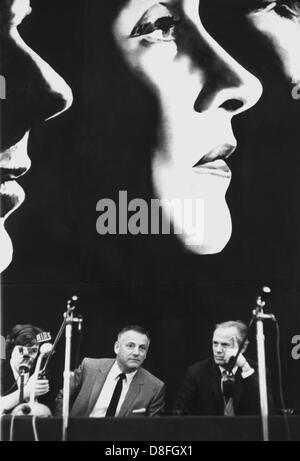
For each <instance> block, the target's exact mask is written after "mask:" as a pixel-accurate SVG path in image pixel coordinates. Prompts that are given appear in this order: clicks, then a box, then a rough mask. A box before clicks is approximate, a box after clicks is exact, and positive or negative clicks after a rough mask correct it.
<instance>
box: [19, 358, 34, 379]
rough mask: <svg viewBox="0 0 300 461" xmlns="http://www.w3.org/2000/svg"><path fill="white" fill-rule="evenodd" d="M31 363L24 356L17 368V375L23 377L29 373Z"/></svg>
mask: <svg viewBox="0 0 300 461" xmlns="http://www.w3.org/2000/svg"><path fill="white" fill-rule="evenodd" d="M32 363H33V361H32V359H31V357H29V355H24V357H23V359H22V360H21V363H20V365H19V368H18V371H19V374H20V375H24V374H26V373H29V371H30V368H31V367H32Z"/></svg>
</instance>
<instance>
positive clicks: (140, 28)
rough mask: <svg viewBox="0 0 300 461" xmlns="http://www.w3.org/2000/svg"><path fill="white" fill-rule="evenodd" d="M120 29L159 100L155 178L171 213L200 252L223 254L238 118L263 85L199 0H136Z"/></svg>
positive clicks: (129, 55)
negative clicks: (224, 43)
mask: <svg viewBox="0 0 300 461" xmlns="http://www.w3.org/2000/svg"><path fill="white" fill-rule="evenodd" d="M200 1H201V0H200ZM113 32H114V36H115V40H116V43H117V45H118V47H119V49H120V50H121V53H122V54H123V57H124V58H125V60H126V62H127V63H128V65H129V67H130V68H131V69H132V71H133V72H134V73H135V75H137V76H139V77H140V78H141V79H143V80H144V81H145V82H146V83H147V84H148V85H149V87H150V88H152V90H153V91H154V93H155V95H156V97H157V100H158V102H159V109H160V122H159V133H158V141H157V143H156V147H155V150H154V152H153V157H152V179H153V185H154V190H155V193H156V196H157V198H159V199H160V200H162V202H161V203H162V208H163V210H164V213H165V216H169V217H170V219H171V222H172V224H173V226H174V229H179V230H180V231H178V232H176V233H178V235H179V237H180V238H181V240H182V242H183V243H184V245H185V246H186V247H187V248H189V249H190V250H191V251H193V252H194V253H198V254H212V253H217V252H220V251H221V250H222V249H223V248H224V246H225V245H226V244H227V242H228V240H229V238H230V236H231V217H230V213H229V210H228V207H227V204H226V201H225V195H226V192H227V189H228V187H229V185H230V181H231V171H230V169H229V167H228V166H227V164H226V159H227V158H228V157H229V156H230V155H231V154H232V153H233V152H234V150H235V148H236V139H235V137H234V134H233V131H232V126H231V121H232V118H233V117H234V116H236V115H238V114H241V113H242V112H244V111H245V110H247V109H249V108H250V107H252V106H253V105H254V104H256V102H257V101H258V100H259V98H260V96H261V93H262V87H261V84H260V82H259V81H258V80H257V79H256V78H255V77H254V76H253V75H252V74H250V73H249V72H248V71H246V70H245V69H244V68H243V67H241V66H240V65H239V64H238V63H237V62H236V61H235V60H234V59H233V58H232V57H231V56H230V55H228V54H227V53H226V52H225V51H224V49H223V48H222V47H221V46H220V45H219V44H218V43H217V42H216V41H215V40H214V39H213V38H212V37H211V36H210V35H209V34H208V33H207V32H206V30H205V29H204V27H203V25H202V23H201V18H200V17H199V0H168V1H165V2H159V1H158V0H128V1H127V2H126V4H125V6H124V7H123V8H122V10H121V11H120V13H119V15H118V17H117V19H116V21H115V23H114V27H113ZM175 202H176V203H177V204H178V203H180V204H181V205H182V206H181V207H180V206H179V207H177V206H173V205H174V203H175ZM183 210H184V212H183ZM195 224H196V226H195ZM199 226H200V228H201V230H199Z"/></svg>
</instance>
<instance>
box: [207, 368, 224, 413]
mask: <svg viewBox="0 0 300 461" xmlns="http://www.w3.org/2000/svg"><path fill="white" fill-rule="evenodd" d="M210 380H211V387H212V391H213V393H214V396H215V402H216V410H217V411H218V413H219V414H223V412H224V400H223V396H222V391H221V372H220V369H219V367H218V366H217V365H216V364H215V363H214V362H213V361H211V363H210Z"/></svg>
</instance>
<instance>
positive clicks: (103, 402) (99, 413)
mask: <svg viewBox="0 0 300 461" xmlns="http://www.w3.org/2000/svg"><path fill="white" fill-rule="evenodd" d="M121 373H122V371H121V370H120V367H119V365H118V363H117V361H116V362H115V363H114V364H113V366H112V367H111V369H110V371H109V373H108V375H107V377H106V380H105V383H104V385H103V387H102V389H101V392H100V395H99V398H98V400H97V402H96V405H95V407H94V409H93V410H92V412H91V414H90V418H104V417H105V415H106V411H107V408H108V406H109V404H110V401H111V398H112V395H113V393H114V390H115V387H116V384H117V382H118V378H119V376H120V374H121ZM136 373H137V370H136V371H134V372H133V373H126V374H125V375H126V379H124V380H123V388H122V392H121V395H120V400H119V403H118V406H117V411H116V416H118V414H119V412H120V409H121V406H122V404H123V402H124V400H125V397H126V394H127V392H128V390H129V387H130V384H131V382H132V380H133V378H134V376H135V375H136Z"/></svg>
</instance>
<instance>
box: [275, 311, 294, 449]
mask: <svg viewBox="0 0 300 461" xmlns="http://www.w3.org/2000/svg"><path fill="white" fill-rule="evenodd" d="M275 325H276V355H277V365H278V383H279V397H280V405H281V408H282V411H283V420H284V425H285V431H286V437H287V441H288V442H291V431H290V426H289V421H288V415H287V410H286V405H285V399H284V393H283V380H282V361H281V355H280V342H281V335H280V327H279V323H278V321H277V320H276V322H275Z"/></svg>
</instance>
